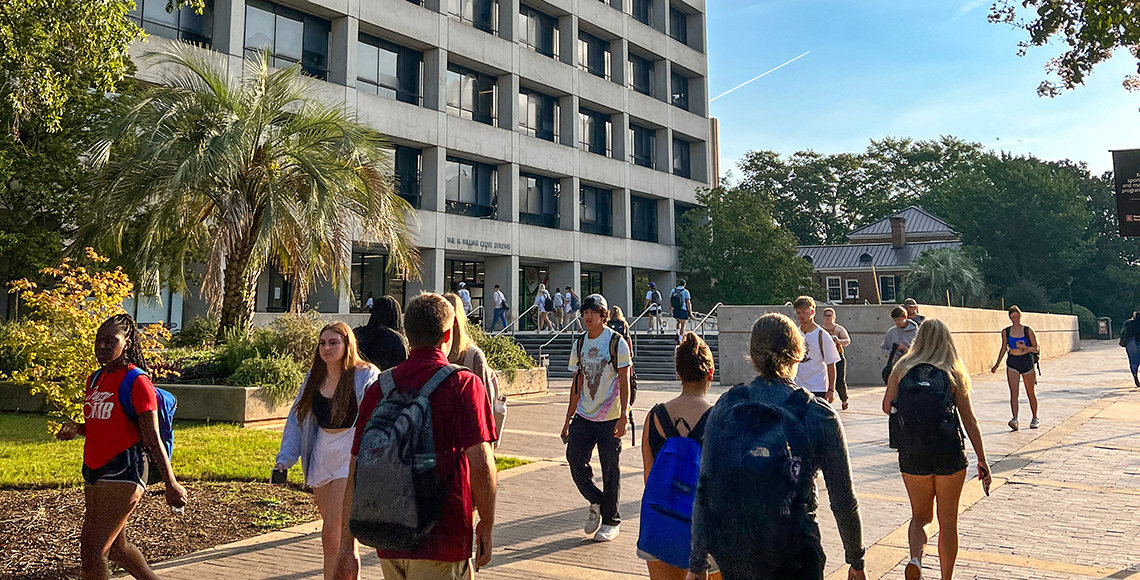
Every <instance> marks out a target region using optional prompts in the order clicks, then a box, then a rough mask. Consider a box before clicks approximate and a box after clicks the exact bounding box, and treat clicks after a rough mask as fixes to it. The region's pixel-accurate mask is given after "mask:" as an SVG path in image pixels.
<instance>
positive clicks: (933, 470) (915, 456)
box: [899, 450, 966, 475]
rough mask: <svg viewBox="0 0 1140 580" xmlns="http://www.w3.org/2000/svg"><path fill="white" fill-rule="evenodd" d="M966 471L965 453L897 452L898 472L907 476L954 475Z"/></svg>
mask: <svg viewBox="0 0 1140 580" xmlns="http://www.w3.org/2000/svg"><path fill="white" fill-rule="evenodd" d="M963 469H966V452H965V451H959V452H957V453H935V454H919V453H907V452H906V451H902V450H899V471H901V472H903V473H906V474H908V475H954V474H955V473H958V472H959V471H962V470H963Z"/></svg>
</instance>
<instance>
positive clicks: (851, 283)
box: [846, 278, 859, 300]
mask: <svg viewBox="0 0 1140 580" xmlns="http://www.w3.org/2000/svg"><path fill="white" fill-rule="evenodd" d="M846 299H847V300H858V299H859V281H858V280H854V279H851V278H848V279H847V298H846Z"/></svg>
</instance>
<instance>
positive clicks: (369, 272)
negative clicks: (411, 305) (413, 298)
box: [349, 252, 405, 312]
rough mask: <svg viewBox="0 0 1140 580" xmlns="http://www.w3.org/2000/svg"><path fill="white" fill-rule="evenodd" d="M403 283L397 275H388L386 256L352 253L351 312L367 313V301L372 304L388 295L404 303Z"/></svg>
mask: <svg viewBox="0 0 1140 580" xmlns="http://www.w3.org/2000/svg"><path fill="white" fill-rule="evenodd" d="M404 284H405V281H404V280H403V279H401V278H399V277H398V275H397V274H390V273H388V256H385V255H383V254H375V253H370V252H353V253H352V270H351V275H350V282H349V285H350V288H351V289H352V303H351V305H350V308H349V309H350V310H351V311H352V312H368V311H369V310H368V299H369V298H371V299H372V301H373V304H375V303H376V301H377V300H379V299H380V297H381V296H384V295H388V296H391V297H393V298H395V299H396V301H397V302H399V303H400V304H403V303H404Z"/></svg>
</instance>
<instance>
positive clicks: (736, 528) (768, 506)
mask: <svg viewBox="0 0 1140 580" xmlns="http://www.w3.org/2000/svg"><path fill="white" fill-rule="evenodd" d="M757 388H758V387H757V386H751V385H750V386H745V385H739V386H737V387H735V388H733V389H732V390H731V391H729V392H728V393H726V394H725V395H724V396H723V397H722V398H721V400H720V401H719V402H718V403H717V412H716V414H717V424H716V427H715V429H712V430H710V432H709V433H708V435H707V436H706V438H705V442H704V443H705V446H706V448H708V449H709V453H708V454H707V455H706V456H705V458H704V459H705V462H706V463H705V465H704V466H702V474H701V481H700V495H701V506H702V508H703V509H704V510H705V513H706V521H705V526H706V528H705V529H707V530H708V532H709V533H708V540H709V543H708V547H709V551H710V553H711V554H712V555H713V556H714V557H716V556H719V555H721V554H732V557H733V558H734V559H740V560H744V561H752V562H780V561H782V560H783V559H784V558H786V557H787V554H788V553H789V550H791V549H793V548H795V547H796V546H801V545H802V544H803V543H804V542H805V541H806V540H807V539H808V537H809V534H811V533H812V532H811V529H812V528H811V522H812V519H811V517H810V514H811V513H812V512H813V511H814V510H815V506H814V505H813V503H812V494H811V490H812V478H813V476H814V473H815V467H814V465H813V460H812V457H811V443H810V441H809V440H808V438H807V434H806V433H805V431H804V429H803V427H802V425H803V416H804V413H805V412H806V411H807V407H808V405H809V404H810V402H811V398H812V395H811V394H810V393H808V392H807V391H805V390H804V389H801V388H798V387H793V389H794V390H793V391H792V393H791V394H790V395H789V396H788V398H787V399H786V400H785V401H784V402H783V403H781V404H771V403H766V402H763V401H760V400H758V399H757V397H756V394H757V393H758V392H759V391H755V390H754V389H757ZM759 388H770V387H769V386H768V385H763V386H760V387H759Z"/></svg>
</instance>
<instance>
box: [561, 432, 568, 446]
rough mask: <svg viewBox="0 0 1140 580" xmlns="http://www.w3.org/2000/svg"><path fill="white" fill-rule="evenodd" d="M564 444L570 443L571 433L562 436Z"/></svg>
mask: <svg viewBox="0 0 1140 580" xmlns="http://www.w3.org/2000/svg"><path fill="white" fill-rule="evenodd" d="M562 444H563V445H569V444H570V434H569V433H567V434H566V435H563V436H562Z"/></svg>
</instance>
